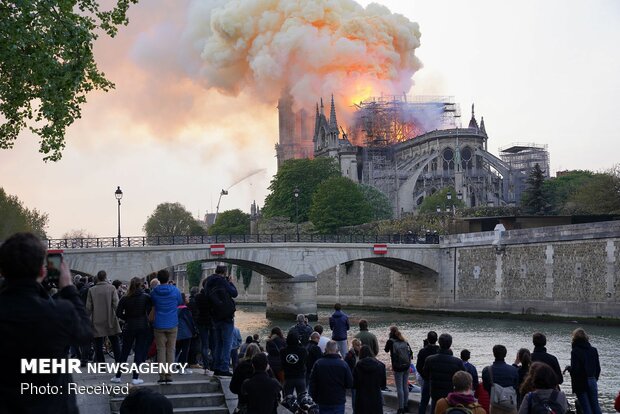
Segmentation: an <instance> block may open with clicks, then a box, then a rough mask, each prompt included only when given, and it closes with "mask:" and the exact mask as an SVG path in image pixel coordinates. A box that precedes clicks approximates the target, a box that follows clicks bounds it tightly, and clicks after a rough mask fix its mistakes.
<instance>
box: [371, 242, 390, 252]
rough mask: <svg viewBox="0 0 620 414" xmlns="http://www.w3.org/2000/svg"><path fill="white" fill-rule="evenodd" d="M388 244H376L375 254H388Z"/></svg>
mask: <svg viewBox="0 0 620 414" xmlns="http://www.w3.org/2000/svg"><path fill="white" fill-rule="evenodd" d="M387 250H388V249H387V244H375V245H374V247H373V252H374V254H387Z"/></svg>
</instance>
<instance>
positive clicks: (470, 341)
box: [235, 305, 620, 413]
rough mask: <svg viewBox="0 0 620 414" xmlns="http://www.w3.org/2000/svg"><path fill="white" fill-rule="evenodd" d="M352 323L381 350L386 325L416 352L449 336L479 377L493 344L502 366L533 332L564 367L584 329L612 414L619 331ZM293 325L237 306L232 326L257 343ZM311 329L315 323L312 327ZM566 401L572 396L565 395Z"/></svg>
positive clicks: (369, 315) (445, 320)
mask: <svg viewBox="0 0 620 414" xmlns="http://www.w3.org/2000/svg"><path fill="white" fill-rule="evenodd" d="M343 310H344V311H345V312H346V313H347V314H348V315H349V319H350V323H351V331H349V333H350V335H349V338H351V337H352V336H353V335H355V333H357V332H358V329H357V322H358V321H359V320H360V319H362V318H364V319H366V320H367V321H368V323H369V330H370V331H371V332H373V333H374V334H375V335H377V338H378V339H379V347H380V348H382V347H383V345H384V344H385V341H387V338H388V333H389V327H390V326H391V325H397V326H398V327H399V329H400V330H401V332H402V333H403V335H404V336H405V338H406V339H407V341H408V342H409V344H410V345H411V348H412V349H413V350H414V354H417V351H418V349H419V348H421V347H422V340H423V339H424V338H426V334H427V332H428V331H430V330H434V331H436V332H437V333H438V334H442V333H449V334H451V335H452V338H453V343H452V349H453V351H454V354H455V355H456V356H458V355H459V354H460V352H461V350H462V349H465V348H466V349H469V350H470V351H471V359H470V362H471V363H472V364H474V365H475V366H476V367H477V368H478V375H480V373H481V372H482V368H483V367H485V366H487V365H489V364H490V363H491V362H492V361H493V352H492V348H493V345H496V344H502V345H505V346H506V348H508V356H507V357H506V362H508V363H512V362H513V361H514V357H515V355H516V353H517V351H518V350H519V348H528V349H530V351H531V350H532V349H533V345H532V333H534V332H537V331H538V332H543V333H544V334H545V335H546V336H547V351H548V352H549V353H551V354H553V355H555V356H556V357H557V358H558V360H559V362H560V366H561V367H562V369H563V368H564V366H566V365H570V351H571V332H572V331H573V330H574V329H575V328H577V327H582V328H583V329H585V330H586V332H587V333H588V335H589V336H590V342H591V343H592V345H593V346H594V347H596V348H597V349H598V352H599V358H600V363H601V370H602V372H601V377H600V379H599V382H598V387H599V401H600V403H601V408H602V410H603V413H615V410H614V409H613V400H614V399H615V397H616V395H617V394H618V391H619V390H620V352H619V351H618V349H619V347H620V327H608V326H595V325H583V324H581V325H577V324H576V323H564V322H547V321H545V322H532V321H518V320H503V319H490V318H485V319H482V318H467V317H454V316H438V315H423V314H411V313H399V312H380V311H374V310H373V311H370V310H359V309H353V310H350V311H347V309H343ZM331 312H332V310H331V309H327V308H319V312H318V316H319V321H318V323H320V324H321V325H323V327H324V328H325V332H324V333H323V334H324V335H327V336H329V334H330V331H329V322H328V318H329V315H330V314H331ZM293 324H294V321H289V320H286V321H285V320H277V319H267V318H266V317H265V308H264V307H263V306H245V305H244V306H240V307H239V309H238V310H237V314H236V318H235V325H237V326H238V327H239V329H240V330H241V335H242V336H243V338H245V337H246V336H248V335H251V334H254V333H258V334H259V335H260V338H261V344H263V345H264V343H265V340H266V339H267V337H268V336H269V331H270V330H271V328H272V327H274V326H279V327H281V328H282V330H283V331H284V332H285V335H286V331H287V330H288V329H289V328H290V327H291V326H292V325H293ZM312 324H313V325H314V323H312ZM379 359H381V360H382V361H383V362H384V363H386V365H387V366H388V367H389V357H388V355H387V354H385V353H383V352H381V355H379ZM562 390H563V391H564V392H566V393H567V394H568V393H570V392H571V388H570V376H569V375H568V374H566V375H565V376H564V384H563V385H562ZM569 397H570V396H569Z"/></svg>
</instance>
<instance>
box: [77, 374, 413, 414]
mask: <svg viewBox="0 0 620 414" xmlns="http://www.w3.org/2000/svg"><path fill="white" fill-rule="evenodd" d="M193 371H194V372H193V374H187V375H175V376H173V384H179V385H180V384H189V383H193V384H196V383H200V382H205V383H206V382H219V383H220V384H221V391H222V392H223V393H224V398H225V401H226V407H227V408H228V412H229V413H232V412H233V411H234V409H235V407H236V406H237V396H236V395H235V394H233V393H231V392H230V390H229V389H228V385H229V383H230V378H219V377H213V376H208V375H203V374H202V372H203V370H193ZM112 376H113V375H111V374H92V373H82V374H73V381H74V382H75V383H77V384H78V385H84V386H100V385H102V384H106V385H108V386H111V385H126V381H129V382H130V381H131V375H126V376H123V378H122V380H123V382H122V383H120V384H113V383H111V382H110V379H111V378H112ZM140 378H141V379H143V380H144V384H142V385H138V386H134V385H131V383H130V384H129V388H130V389H132V388H134V387H145V386H146V387H150V388H154V389H155V390H157V389H158V388H159V389H161V390H163V391H164V392H165V389H166V387H167V385H157V379H158V378H159V375H158V374H144V375H141V376H140ZM122 397H124V396H118V398H117V400H120V399H122ZM76 398H77V405H78V408H79V409H80V412H81V413H87V414H110V413H112V412H113V411H112V409H111V405H110V400H111V397H110V395H108V394H101V395H93V394H78V395H76ZM195 398H197V399H198V398H200V397H198V396H196V397H195ZM384 398H385V406H384V414H395V413H396V409H397V408H398V406H397V400H396V392H395V391H393V388H392V391H388V392H385V393H384ZM419 399H420V394H419V393H410V394H409V407H410V410H409V411H410V412H417V407H418V403H419ZM116 406H120V404H118V403H117V404H116ZM183 410H187V408H186V409H183ZM183 410H178V411H177V410H175V412H184V411H183ZM185 412H187V411H185ZM205 412H206V411H205ZM287 413H290V411H288V410H287V409H285V408H284V407H282V406H280V407H278V414H287ZM345 413H346V414H352V413H353V409H352V407H351V397H350V396H348V397H347V404H346V410H345Z"/></svg>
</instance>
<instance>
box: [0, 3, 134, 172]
mask: <svg viewBox="0 0 620 414" xmlns="http://www.w3.org/2000/svg"><path fill="white" fill-rule="evenodd" d="M132 3H137V0H116V1H114V7H113V8H112V9H111V10H107V11H104V10H100V6H99V4H98V2H97V1H96V0H58V1H48V0H29V1H15V0H8V1H2V2H0V115H1V116H2V117H4V123H3V124H2V125H0V149H8V148H12V147H13V145H14V143H15V140H16V139H17V137H18V135H19V133H20V132H21V131H22V130H23V129H25V128H27V127H28V128H29V129H30V130H31V131H32V132H34V133H35V134H36V135H38V136H39V137H40V139H41V140H40V149H39V152H41V153H42V154H44V155H45V157H44V158H43V159H44V160H45V161H48V160H51V161H57V160H59V159H60V158H61V157H62V150H63V148H64V147H65V132H66V129H67V128H68V127H69V126H70V125H71V124H73V122H74V121H75V120H76V119H78V118H80V116H81V106H82V105H83V104H84V103H85V102H86V95H87V94H88V92H90V91H92V90H94V89H101V90H104V91H108V90H109V89H111V88H113V87H114V84H113V83H112V82H110V81H108V80H107V79H106V78H105V76H104V74H103V72H101V71H100V70H99V69H98V67H97V64H96V63H95V59H94V55H93V43H94V41H95V40H96V39H97V37H98V34H99V33H105V34H107V35H109V36H111V37H113V36H114V35H115V34H116V32H117V27H118V26H120V25H126V24H127V23H128V20H127V10H128V8H129V6H130V4H132Z"/></svg>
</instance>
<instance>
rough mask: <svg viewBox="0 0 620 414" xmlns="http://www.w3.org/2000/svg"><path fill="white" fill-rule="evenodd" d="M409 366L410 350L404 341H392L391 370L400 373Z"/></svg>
mask: <svg viewBox="0 0 620 414" xmlns="http://www.w3.org/2000/svg"><path fill="white" fill-rule="evenodd" d="M410 365H411V349H410V348H409V344H408V343H407V342H405V341H394V340H393V341H392V369H393V370H394V371H398V372H402V371H406V370H408V369H409V366H410Z"/></svg>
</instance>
